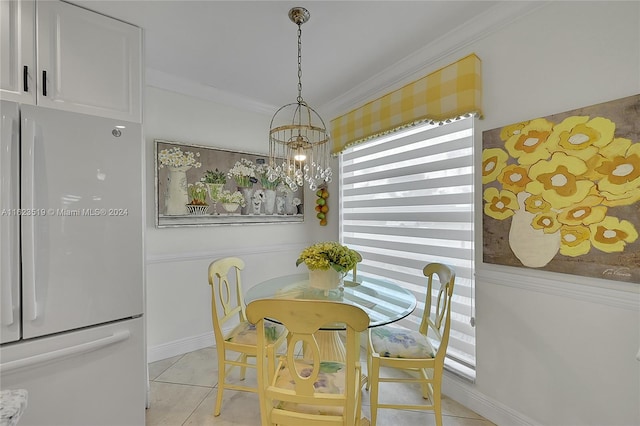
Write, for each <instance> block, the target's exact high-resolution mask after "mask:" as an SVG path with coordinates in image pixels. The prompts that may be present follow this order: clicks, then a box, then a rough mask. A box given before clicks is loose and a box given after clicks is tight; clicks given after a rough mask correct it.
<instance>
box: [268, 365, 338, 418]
mask: <svg viewBox="0 0 640 426" xmlns="http://www.w3.org/2000/svg"><path fill="white" fill-rule="evenodd" d="M312 369H313V363H311V362H309V361H305V360H297V361H296V370H297V371H299V372H300V376H302V377H308V376H310V375H311V372H312ZM345 380H346V371H345V365H344V364H342V363H340V362H334V361H321V362H320V373H319V374H318V380H317V381H316V382H315V383H314V384H313V387H314V388H315V392H316V393H328V394H344V392H345ZM275 386H276V387H278V388H283V389H289V390H293V389H295V382H294V381H293V378H292V377H291V372H290V370H289V368H288V367H286V366H285V367H282V368H281V369H280V370H279V371H278V374H277V376H276V378H275ZM274 406H275V408H281V409H283V410H287V411H296V412H299V413H305V414H320V415H337V416H340V415H342V409H343V408H342V407H337V406H323V405H306V404H296V403H293V402H288V401H275V403H274Z"/></svg>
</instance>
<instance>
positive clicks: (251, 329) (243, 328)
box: [224, 321, 285, 346]
mask: <svg viewBox="0 0 640 426" xmlns="http://www.w3.org/2000/svg"><path fill="white" fill-rule="evenodd" d="M284 332H285V328H284V326H282V325H281V324H276V323H274V322H271V321H265V323H264V334H265V337H266V338H267V342H269V343H273V342H275V341H276V340H278V338H279V337H280V336H282V333H284ZM224 340H225V341H227V342H231V343H240V344H243V345H253V346H255V345H256V344H257V343H258V338H257V336H256V326H255V324H251V323H250V322H247V321H243V322H241V323H240V324H238V325H236V326H235V327H234V328H233V330H231V332H230V333H229V334H228V335H227V337H226V338H225V339H224Z"/></svg>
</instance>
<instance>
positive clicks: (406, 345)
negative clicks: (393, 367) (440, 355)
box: [370, 326, 436, 359]
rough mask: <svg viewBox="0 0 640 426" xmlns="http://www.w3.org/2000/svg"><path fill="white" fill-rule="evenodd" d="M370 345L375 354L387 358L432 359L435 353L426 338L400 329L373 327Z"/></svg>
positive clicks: (405, 329)
mask: <svg viewBox="0 0 640 426" xmlns="http://www.w3.org/2000/svg"><path fill="white" fill-rule="evenodd" d="M370 330H371V344H372V345H373V349H374V350H375V351H376V353H378V354H380V356H383V357H387V358H415V359H426V358H434V357H435V356H436V352H435V350H434V349H433V346H431V343H429V340H428V339H427V337H426V336H425V335H423V334H421V333H419V332H418V331H413V330H409V329H407V328H400V327H389V326H381V327H373V328H371V329H370Z"/></svg>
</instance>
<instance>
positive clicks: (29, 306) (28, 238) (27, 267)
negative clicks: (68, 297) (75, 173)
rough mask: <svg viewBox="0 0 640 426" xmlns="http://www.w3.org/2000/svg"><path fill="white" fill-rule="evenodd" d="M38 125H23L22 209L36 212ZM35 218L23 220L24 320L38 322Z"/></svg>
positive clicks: (29, 121)
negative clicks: (35, 177) (35, 176)
mask: <svg viewBox="0 0 640 426" xmlns="http://www.w3.org/2000/svg"><path fill="white" fill-rule="evenodd" d="M35 145H36V125H35V122H34V121H33V119H26V118H25V119H23V122H22V194H21V196H22V208H23V209H34V208H35V206H34V198H35V185H34V182H35V179H34V173H35V153H34V151H35ZM34 228H35V215H28V216H22V268H23V269H22V295H23V300H22V307H23V315H24V317H23V320H25V321H33V320H35V319H36V318H38V304H37V301H36V277H35V273H36V259H35V258H36V254H35V249H36V247H35V232H34Z"/></svg>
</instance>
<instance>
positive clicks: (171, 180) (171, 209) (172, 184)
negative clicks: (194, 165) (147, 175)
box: [164, 166, 191, 216]
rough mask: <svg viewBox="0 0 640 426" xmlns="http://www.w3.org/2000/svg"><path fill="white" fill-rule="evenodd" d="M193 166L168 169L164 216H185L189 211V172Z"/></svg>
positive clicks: (170, 167)
mask: <svg viewBox="0 0 640 426" xmlns="http://www.w3.org/2000/svg"><path fill="white" fill-rule="evenodd" d="M190 168H191V166H180V167H172V166H169V167H167V169H168V171H169V174H168V175H167V190H166V192H165V197H164V214H166V215H170V216H177V215H185V214H188V213H189V211H188V209H187V203H188V202H189V195H188V194H187V170H189V169H190Z"/></svg>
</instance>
